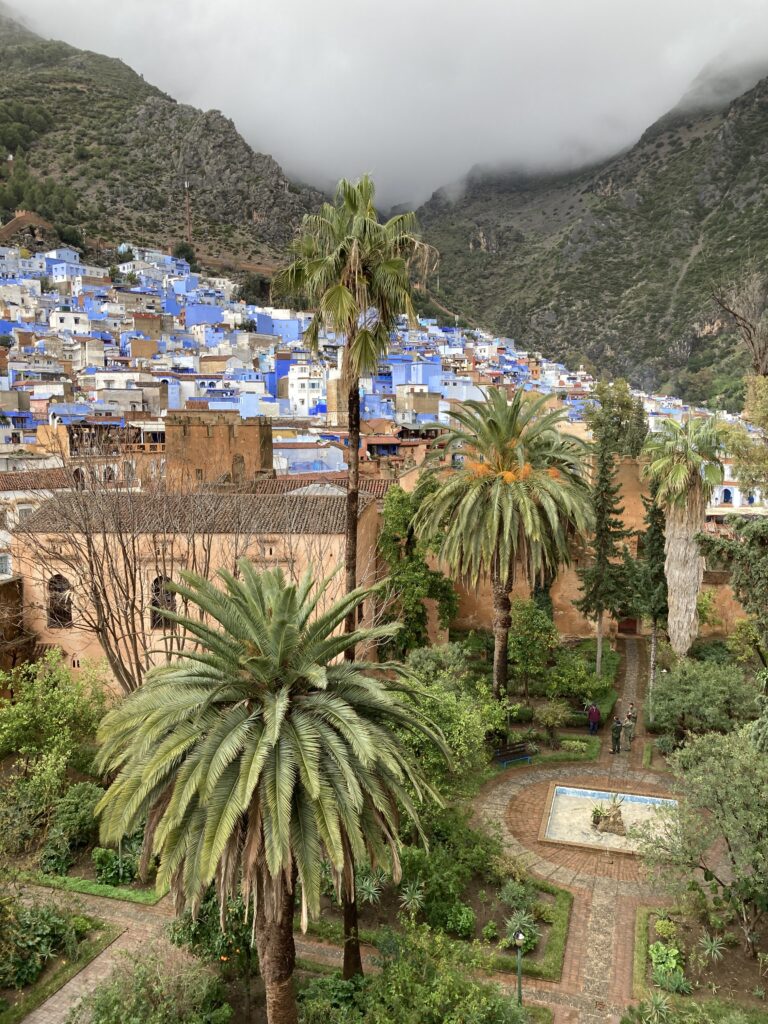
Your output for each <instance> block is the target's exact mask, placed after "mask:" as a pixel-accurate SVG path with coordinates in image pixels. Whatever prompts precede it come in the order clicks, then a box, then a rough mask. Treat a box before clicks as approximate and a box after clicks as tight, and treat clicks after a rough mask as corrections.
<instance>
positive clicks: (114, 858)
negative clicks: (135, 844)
mask: <svg viewBox="0 0 768 1024" xmlns="http://www.w3.org/2000/svg"><path fill="white" fill-rule="evenodd" d="M91 860H92V861H93V866H94V867H95V868H96V879H97V881H99V882H103V883H104V884H105V885H130V883H131V882H133V881H134V879H135V878H136V875H137V874H138V873H139V859H138V857H137V855H136V853H135V852H134V851H133V850H132V849H130V848H128V849H124V850H123V851H122V853H118V851H117V850H108V849H104V848H103V847H101V846H97V847H96V849H95V850H94V851H93V853H92V854H91Z"/></svg>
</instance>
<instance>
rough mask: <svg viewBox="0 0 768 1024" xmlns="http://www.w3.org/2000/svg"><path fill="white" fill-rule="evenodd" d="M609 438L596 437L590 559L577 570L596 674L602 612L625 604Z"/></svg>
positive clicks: (619, 511)
mask: <svg viewBox="0 0 768 1024" xmlns="http://www.w3.org/2000/svg"><path fill="white" fill-rule="evenodd" d="M611 439H612V434H611V432H609V431H606V432H605V433H602V432H601V434H599V435H598V437H597V448H596V466H595V478H594V482H593V485H592V494H591V501H592V512H593V515H594V522H595V531H594V534H593V536H592V541H591V544H590V551H591V562H590V564H589V565H588V566H587V567H586V568H585V569H580V570H579V571H578V575H579V579H580V580H581V589H582V595H583V596H582V597H581V598H580V599H579V600H578V601H577V602H576V607H577V608H578V609H579V611H580V612H583V613H584V614H585V615H589V616H590V617H592V618H594V619H596V620H597V655H596V659H595V672H596V673H597V675H600V673H601V671H602V662H603V627H604V618H605V613H606V612H608V614H609V615H614V616H617V615H618V614H619V612H620V610H621V609H622V608H624V607H625V606H626V604H627V573H626V568H625V565H624V561H623V559H622V550H621V546H620V545H621V542H622V541H623V540H625V539H626V538H627V537H628V536H629V532H630V531H629V530H626V529H625V528H624V521H623V515H624V506H623V505H622V504H621V503H620V501H619V485H618V483H617V482H616V464H615V460H614V448H613V445H612V444H611Z"/></svg>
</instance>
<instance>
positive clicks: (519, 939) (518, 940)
mask: <svg viewBox="0 0 768 1024" xmlns="http://www.w3.org/2000/svg"><path fill="white" fill-rule="evenodd" d="M524 942H525V936H524V935H523V933H522V932H516V933H515V946H517V1005H518V1006H522V1005H523V943H524Z"/></svg>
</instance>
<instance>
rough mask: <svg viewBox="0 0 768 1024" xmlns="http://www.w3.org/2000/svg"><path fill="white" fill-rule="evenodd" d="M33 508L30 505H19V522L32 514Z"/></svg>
mask: <svg viewBox="0 0 768 1024" xmlns="http://www.w3.org/2000/svg"><path fill="white" fill-rule="evenodd" d="M33 511H34V509H33V508H32V506H31V505H19V509H18V516H19V522H20V523H23V522H25V521H26V520H27V519H29V517H30V516H31V515H32V513H33Z"/></svg>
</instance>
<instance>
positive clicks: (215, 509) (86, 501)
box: [22, 492, 373, 535]
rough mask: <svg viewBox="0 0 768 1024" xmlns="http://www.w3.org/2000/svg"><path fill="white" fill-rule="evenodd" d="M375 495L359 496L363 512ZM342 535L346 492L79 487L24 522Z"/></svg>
mask: <svg viewBox="0 0 768 1024" xmlns="http://www.w3.org/2000/svg"><path fill="white" fill-rule="evenodd" d="M372 500H373V499H372V498H371V497H369V496H368V495H365V494H361V496H360V512H361V513H362V512H363V511H364V510H365V508H367V506H368V505H369V503H370V502H371V501H372ZM89 522H91V523H92V524H93V526H92V529H93V530H94V532H99V533H102V532H105V533H117V532H120V533H123V534H126V533H128V534H131V535H134V534H147V533H151V534H172V533H185V534H187V533H190V532H193V533H195V534H343V533H344V532H345V523H346V496H345V495H328V496H326V495H323V496H314V495H312V496H310V495H298V494H290V493H289V494H270V495H259V496H258V497H256V496H254V495H253V494H220V493H216V492H201V493H199V494H151V493H146V492H144V493H141V492H133V493H132V492H124V493H120V494H117V493H109V492H101V493H88V492H77V493H73V494H71V495H64V496H61V497H58V498H50V499H48V501H44V502H43V503H42V504H41V505H40V507H39V508H38V509H37V511H35V512H34V513H33V514H32V515H31V516H29V518H28V519H26V520H25V522H24V527H23V531H22V532H24V533H26V532H31V533H77V532H83V531H84V529H87V524H88V523H89Z"/></svg>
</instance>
